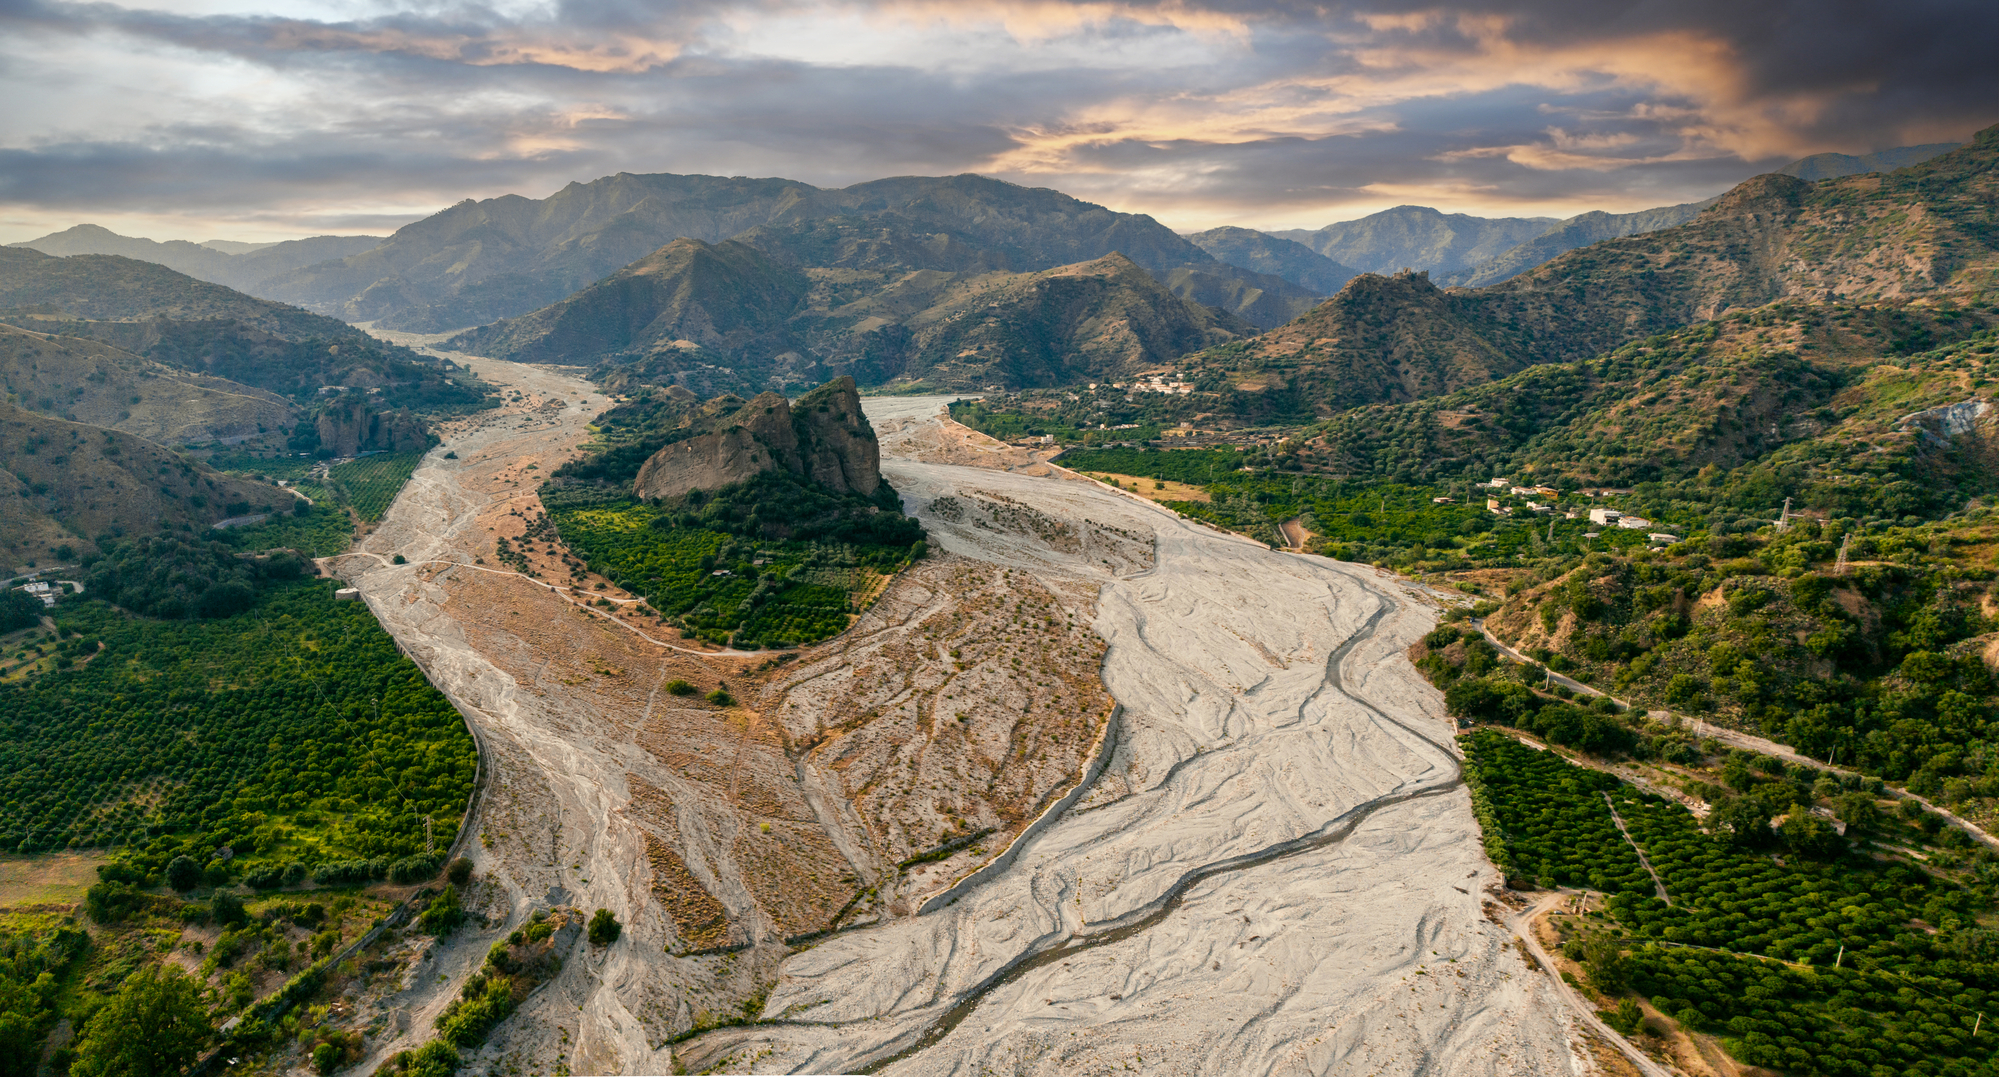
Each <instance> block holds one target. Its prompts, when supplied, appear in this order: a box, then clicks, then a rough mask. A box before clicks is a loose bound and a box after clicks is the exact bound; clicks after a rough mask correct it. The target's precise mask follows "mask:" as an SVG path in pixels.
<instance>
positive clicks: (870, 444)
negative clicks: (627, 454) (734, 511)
mask: <svg viewBox="0 0 1999 1077" xmlns="http://www.w3.org/2000/svg"><path fill="white" fill-rule="evenodd" d="M676 433H677V434H678V436H677V437H676V439H675V440H673V441H672V442H670V443H668V444H667V445H666V446H664V447H663V448H661V449H660V450H659V451H657V452H655V453H653V454H652V456H650V457H648V458H647V460H646V462H645V464H644V465H643V466H642V467H640V468H639V473H638V478H637V480H636V481H635V482H634V483H633V484H632V491H633V493H635V494H637V495H638V496H640V497H643V498H668V497H679V496H681V495H683V494H686V493H687V492H688V491H690V490H713V489H717V488H719V487H723V486H728V485H730V484H732V483H738V482H742V481H744V480H745V479H749V478H752V477H754V476H757V475H760V474H763V473H764V472H770V471H786V472H789V473H791V474H793V475H796V476H798V477H799V478H802V479H808V480H810V481H812V482H816V483H818V484H820V485H822V486H824V487H826V488H827V489H830V490H833V491H834V492H836V493H855V494H860V495H861V496H863V497H872V496H874V494H875V492H876V491H878V490H880V489H881V486H882V477H881V452H880V449H879V448H878V447H877V446H876V444H875V433H874V429H873V428H872V427H870V426H869V425H868V421H867V419H866V418H864V417H863V416H862V415H861V397H860V393H859V392H858V391H857V390H856V388H855V385H854V379H852V378H846V377H843V378H838V379H835V380H833V381H830V382H828V383H826V384H825V385H822V386H820V387H819V388H817V389H814V390H813V391H811V392H809V393H807V394H805V395H804V396H802V397H799V398H798V400H797V402H796V403H793V402H791V401H788V400H786V399H785V398H784V397H783V396H782V395H780V394H778V393H762V394H760V395H758V396H756V397H753V398H751V399H750V400H748V401H746V402H743V401H737V400H735V399H734V398H722V399H720V400H716V401H711V402H710V403H709V405H704V406H703V407H702V408H701V409H699V411H698V412H697V413H696V414H695V415H694V417H693V418H692V420H691V421H690V425H689V426H688V427H687V428H686V429H685V430H682V431H677V432H676Z"/></svg>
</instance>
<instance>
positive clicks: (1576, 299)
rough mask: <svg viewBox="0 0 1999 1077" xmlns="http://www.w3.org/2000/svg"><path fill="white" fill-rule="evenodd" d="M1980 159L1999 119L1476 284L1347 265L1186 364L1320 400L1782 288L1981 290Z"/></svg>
mask: <svg viewBox="0 0 1999 1077" xmlns="http://www.w3.org/2000/svg"><path fill="white" fill-rule="evenodd" d="M1995 165H1999V127H1994V128H1990V129H1988V130H1986V131H1982V132H1980V133H1979V135H1978V137H1977V139H1976V140H1975V141H1974V142H1972V143H1971V144H1969V145H1966V146H1963V147H1960V148H1959V149H1957V150H1954V151H1952V152H1950V153H1946V154H1943V155H1940V156H1937V157H1934V158H1931V159H1930V160H1927V161H1924V162H1922V163H1920V164H1917V165H1914V166H1911V167H1908V168H1905V169H1901V170H1898V171H1895V172H1890V173H1887V174H1885V175H1882V176H1879V177H1874V176H1870V177H1867V178H1865V179H1862V178H1859V177H1852V178H1847V179H1833V180H1826V181H1822V182H1818V183H1808V182H1805V181H1803V180H1800V179H1797V178H1795V177H1792V176H1788V175H1781V174H1771V175H1763V176H1757V177H1754V178H1752V179H1750V180H1747V181H1745V182H1743V183H1742V184H1740V185H1738V186H1737V187H1735V188H1734V189H1733V190H1731V191H1729V192H1728V193H1727V194H1725V195H1723V196H1722V197H1721V198H1720V199H1718V200H1717V201H1716V202H1715V203H1714V204H1713V205H1712V206H1710V207H1709V208H1708V209H1706V210H1704V211H1703V212H1701V213H1700V214H1698V215H1697V216H1695V217H1694V218H1693V219H1692V220H1690V221H1688V222H1687V223H1685V224H1683V225H1680V226H1678V227H1675V228H1669V229H1664V230H1661V231H1656V232H1649V233H1646V234H1643V235H1636V236H1627V237H1623V238H1618V239H1607V240H1603V241H1601V242H1598V243H1594V244H1591V245H1589V246H1585V247H1580V248H1577V249H1575V250H1571V251H1569V252H1567V253H1565V254H1563V255H1561V256H1559V257H1557V258H1555V259H1553V260H1552V261H1549V262H1547V263H1546V264H1544V265H1541V266H1538V267H1536V268H1534V269H1532V270H1529V271H1528V272H1525V273H1522V274H1520V275H1518V276H1515V277H1512V278H1510V279H1508V280H1506V281H1504V282H1502V283H1500V284H1496V285H1492V286H1490V287H1486V288H1478V289H1466V290H1455V291H1451V292H1444V291H1441V290H1439V289H1437V288H1436V286H1435V285H1434V284H1433V283H1432V282H1431V281H1430V280H1429V279H1427V278H1425V277H1424V276H1422V275H1420V274H1409V275H1402V276H1398V277H1396V278H1393V279H1388V280H1384V279H1383V278H1380V277H1375V276H1363V277H1358V278H1356V279H1355V280H1354V281H1353V282H1352V283H1350V284H1348V285H1347V287H1346V289H1345V290H1343V291H1342V292H1341V293H1340V294H1339V295H1336V296H1334V297H1333V298H1331V299H1329V300H1327V301H1326V302H1325V303H1323V304H1321V305H1319V306H1318V307H1316V308H1314V309H1313V310H1312V311H1311V312H1310V313H1309V314H1306V315H1305V316H1304V317H1302V318H1300V319H1299V320H1298V321H1296V322H1293V323H1291V324H1289V325H1286V326H1283V327H1282V328H1279V329H1276V330H1273V331H1271V332H1268V333H1265V334H1263V335H1261V336H1259V337H1257V338H1256V339H1254V340H1252V341H1250V342H1249V343H1248V345H1247V347H1246V348H1231V349H1229V350H1228V351H1227V352H1226V353H1223V354H1219V355H1216V356H1214V357H1213V359H1212V362H1209V361H1208V357H1205V356H1197V357H1194V358H1193V359H1191V360H1188V361H1187V362H1188V364H1189V365H1192V366H1193V367H1195V368H1196V369H1198V368H1200V367H1202V366H1204V365H1212V366H1214V367H1215V368H1216V369H1217V370H1218V371H1224V372H1227V374H1228V376H1229V377H1230V378H1231V379H1232V380H1235V381H1238V382H1240V381H1243V380H1245V379H1247V380H1250V381H1259V382H1269V381H1272V380H1274V379H1276V378H1278V377H1281V378H1282V379H1283V380H1284V381H1285V383H1286V384H1287V385H1288V387H1289V390H1290V391H1291V392H1294V393H1296V394H1298V396H1300V397H1301V398H1302V399H1304V400H1306V401H1308V402H1309V403H1310V404H1311V405H1312V406H1314V407H1316V408H1317V409H1318V410H1319V411H1320V413H1321V414H1326V413H1328V412H1330V411H1331V410H1337V409H1339V408H1344V407H1351V406H1354V405H1358V404H1364V403H1375V402H1384V401H1397V400H1408V399H1414V398H1417V397H1422V396H1429V395H1435V394H1437V393H1439V392H1448V391H1451V390H1454V389H1457V388H1462V387H1464V386H1466V385H1472V384H1477V383H1479V382H1482V381H1485V380H1487V379H1490V378H1492V377H1496V376H1502V375H1505V374H1510V373H1512V372H1513V371H1516V370H1519V369H1522V368H1524V367H1526V366H1529V365H1532V364H1535V363H1545V362H1561V361H1574V360H1579V359H1587V358H1590V357H1592V356H1597V355H1601V354H1603V353H1604V352H1607V351H1609V350H1611V349H1612V348H1615V347H1617V346H1619V345H1621V344H1623V343H1625V342H1627V341H1631V340H1635V339H1639V338H1642V337H1645V336H1648V335H1651V334H1653V333H1658V332H1662V331H1665V330H1668V329H1672V328H1676V327H1678V326H1683V325H1689V324H1693V323H1696V322H1701V321H1708V320H1712V319H1714V318H1716V317H1719V316H1720V315H1721V314H1723V313H1724V312H1726V311H1729V310H1737V309H1746V308H1753V307H1759V306H1762V305H1764V304H1767V303H1771V302H1773V301H1776V300H1779V299H1785V298H1795V299H1799V300H1807V301H1815V302H1823V301H1825V300H1828V299H1834V298H1876V297H1898V296H1921V295H1926V294H1931V293H1935V292H1939V291H1945V290H1956V289H1978V288H1983V287H1985V286H1986V282H1988V281H1989V280H1990V279H1991V275H1992V274H1993V273H1995V272H1999V235H1995V234H1994V232H1993V231H1992V229H1991V227H1990V223H1989V222H1990V216H1991V206H1992V202H1993V199H1994V198H1995V197H1999V173H1995Z"/></svg>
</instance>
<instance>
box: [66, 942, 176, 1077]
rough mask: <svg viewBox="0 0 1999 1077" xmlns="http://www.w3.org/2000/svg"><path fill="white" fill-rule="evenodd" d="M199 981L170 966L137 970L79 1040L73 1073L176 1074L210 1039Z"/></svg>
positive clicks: (88, 1076) (102, 1076) (90, 1076)
mask: <svg viewBox="0 0 1999 1077" xmlns="http://www.w3.org/2000/svg"><path fill="white" fill-rule="evenodd" d="M208 1037H209V1027H208V1016H207V1013H206V1012H205V1011H204V1009H203V1007H202V1004H201V984H200V983H199V982H198V981H196V980H195V979H194V978H193V977H192V976H189V975H188V974H187V973H185V972H182V971H181V970H180V969H178V968H175V967H173V966H171V965H154V966H149V967H147V968H144V969H141V970H139V971H138V972H136V973H133V974H132V975H131V976H130V977H129V978H127V979H126V981H125V985H124V986H123V987H121V988H119V989H118V993H117V994H116V995H114V996H112V998H111V1001H110V1002H108V1003H106V1004H105V1006H104V1008H103V1009H101V1010H99V1011H97V1015H96V1016H95V1017H93V1018H91V1019H90V1024H89V1025H88V1026H87V1027H85V1029H84V1031H83V1037H82V1038H81V1039H80V1040H78V1041H77V1045H76V1061H75V1063H74V1064H73V1065H72V1066H71V1067H70V1073H71V1074H72V1075H74V1077H174V1075H176V1074H179V1073H180V1072H181V1071H182V1070H184V1069H186V1068H187V1067H188V1065H189V1064H190V1063H192V1062H193V1061H194V1059H195V1056H196V1055H198V1054H200V1052H201V1048H202V1046H203V1045H204V1044H206V1043H207V1042H208Z"/></svg>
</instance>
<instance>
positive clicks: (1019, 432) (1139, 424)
mask: <svg viewBox="0 0 1999 1077" xmlns="http://www.w3.org/2000/svg"><path fill="white" fill-rule="evenodd" d="M1072 395H1077V394H1075V393H1074V392H1065V393H1060V394H1049V396H1048V397H1047V399H1045V400H1044V399H1043V398H1041V397H1039V396H1037V397H1035V398H1034V399H1036V401H1037V402H1038V403H1040V404H1041V405H1042V406H1041V407H1037V408H1036V409H1034V410H1033V411H1026V410H1022V409H1020V407H1019V405H1018V403H1017V402H1015V401H1013V400H1011V399H1008V400H1006V401H1004V402H1002V403H1001V406H1000V407H989V406H988V405H987V403H986V402H985V401H983V400H954V401H952V402H951V418H952V419H954V420H956V421H958V422H959V423H962V424H964V425H965V426H969V427H971V428H972V429H974V430H977V431H978V432H979V433H981V434H986V435H988V436H990V437H995V438H998V439H1000V440H1001V441H1012V440H1014V439H1016V438H1025V437H1036V438H1038V437H1043V436H1045V435H1053V436H1054V438H1055V441H1056V443H1057V444H1060V445H1101V444H1103V443H1105V442H1110V441H1145V440H1149V439H1151V438H1156V437H1158V436H1159V431H1160V421H1159V420H1156V419H1155V420H1151V421H1147V420H1145V419H1144V418H1142V417H1141V415H1142V413H1143V409H1140V410H1139V411H1137V412H1132V411H1131V410H1130V409H1128V408H1127V407H1122V406H1119V405H1122V404H1123V398H1124V393H1123V392H1122V391H1121V390H1118V391H1112V390H1109V389H1108V388H1106V390H1105V391H1104V392H1103V394H1102V396H1103V398H1104V400H1103V402H1102V405H1099V404H1098V402H1097V399H1096V398H1097V396H1098V394H1097V393H1094V392H1092V393H1090V400H1089V402H1088V403H1085V402H1083V400H1082V399H1081V398H1080V397H1079V398H1078V400H1076V401H1070V400H1068V397H1069V396H1072ZM1113 401H1116V403H1113ZM1104 405H1108V406H1110V407H1112V408H1115V409H1116V410H1115V411H1114V412H1113V411H1106V410H1105V407H1104ZM1099 426H1101V427H1102V429H1099ZM1112 427H1116V428H1117V429H1112Z"/></svg>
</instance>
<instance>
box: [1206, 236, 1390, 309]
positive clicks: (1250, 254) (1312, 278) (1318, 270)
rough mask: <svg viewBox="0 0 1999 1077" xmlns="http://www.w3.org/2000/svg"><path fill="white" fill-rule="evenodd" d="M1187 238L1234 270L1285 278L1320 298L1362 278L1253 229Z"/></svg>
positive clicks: (1310, 251)
mask: <svg viewBox="0 0 1999 1077" xmlns="http://www.w3.org/2000/svg"><path fill="white" fill-rule="evenodd" d="M1187 238H1188V239H1190V240H1192V241H1193V242H1194V245H1195V246H1197V247H1199V248H1201V249H1202V250H1204V251H1207V252H1208V253H1209V254H1212V255H1214V256H1215V257H1216V258H1218V259H1220V260H1222V261H1224V262H1227V263H1228V264H1230V265H1232V266H1240V267H1241V268H1243V269H1248V270H1252V271H1254V272H1257V273H1267V274H1269V275H1271V276H1274V277H1282V278H1284V279H1285V280H1288V281H1290V282H1291V283H1293V284H1295V285H1298V286H1299V287H1300V288H1309V289H1311V290H1312V291H1313V292H1314V293H1316V294H1318V295H1332V294H1333V293H1334V292H1337V291H1339V290H1340V289H1341V288H1343V287H1345V286H1346V283H1347V282H1348V281H1350V280H1352V279H1354V278H1355V277H1357V276H1359V275H1360V274H1359V271H1358V270H1354V269H1349V268H1347V267H1346V266H1344V265H1341V264H1340V263H1338V262H1335V261H1333V260H1332V259H1331V258H1328V257H1326V256H1325V255H1323V254H1320V253H1319V252H1318V251H1315V250H1313V249H1312V248H1310V247H1307V246H1305V245H1304V244H1303V243H1299V242H1298V241H1296V240H1292V239H1280V238H1279V237H1277V236H1273V235H1271V234H1269V233H1268V232H1259V231H1256V230H1255V229H1253V228H1236V227H1232V226H1225V227H1222V228H1210V229H1208V230H1207V231H1205V232H1195V233H1193V234H1192V235H1189V236H1188V237H1187Z"/></svg>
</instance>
